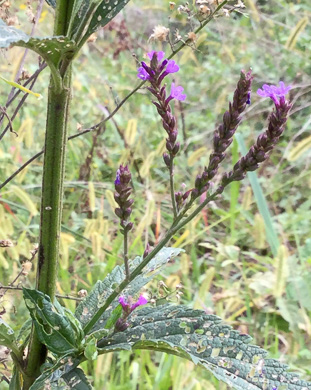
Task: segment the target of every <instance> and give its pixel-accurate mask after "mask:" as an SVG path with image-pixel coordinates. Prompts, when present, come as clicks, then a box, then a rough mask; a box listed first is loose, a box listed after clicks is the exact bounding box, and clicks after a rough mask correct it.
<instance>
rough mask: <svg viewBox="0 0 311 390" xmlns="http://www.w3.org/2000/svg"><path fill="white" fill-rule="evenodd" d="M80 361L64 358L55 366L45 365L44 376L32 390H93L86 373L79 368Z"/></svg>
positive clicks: (39, 378) (42, 375)
mask: <svg viewBox="0 0 311 390" xmlns="http://www.w3.org/2000/svg"><path fill="white" fill-rule="evenodd" d="M78 364H79V360H77V359H74V360H72V359H71V358H70V357H69V356H62V357H61V358H59V359H58V360H57V361H56V362H54V364H49V363H48V364H45V365H44V367H43V372H42V374H41V375H40V376H39V377H38V378H37V379H36V381H35V382H34V383H33V385H32V386H31V387H30V390H42V389H45V388H46V389H51V390H53V389H64V390H65V389H66V390H68V389H75V390H92V387H91V385H90V383H89V381H88V380H87V378H86V376H85V374H84V372H83V371H82V370H81V369H80V368H77V365H78Z"/></svg>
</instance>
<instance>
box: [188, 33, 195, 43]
mask: <svg viewBox="0 0 311 390" xmlns="http://www.w3.org/2000/svg"><path fill="white" fill-rule="evenodd" d="M187 36H188V39H190V40H191V41H192V42H195V41H196V40H197V35H196V33H195V32H193V31H190V32H188V34H187Z"/></svg>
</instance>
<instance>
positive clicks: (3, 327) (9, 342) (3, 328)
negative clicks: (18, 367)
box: [0, 318, 16, 349]
mask: <svg viewBox="0 0 311 390" xmlns="http://www.w3.org/2000/svg"><path fill="white" fill-rule="evenodd" d="M0 345H5V346H6V347H8V348H10V349H12V347H13V348H14V347H15V348H16V345H15V335H14V330H13V329H12V328H11V327H10V326H9V325H8V324H7V323H6V322H4V321H3V320H2V319H1V318H0Z"/></svg>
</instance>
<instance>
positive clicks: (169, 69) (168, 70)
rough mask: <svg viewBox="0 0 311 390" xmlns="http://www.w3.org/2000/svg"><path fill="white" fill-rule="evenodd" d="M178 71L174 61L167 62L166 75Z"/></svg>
mask: <svg viewBox="0 0 311 390" xmlns="http://www.w3.org/2000/svg"><path fill="white" fill-rule="evenodd" d="M178 71H179V66H178V65H177V64H176V62H175V61H174V60H169V61H168V63H167V67H166V71H165V72H166V73H167V74H168V73H176V72H178Z"/></svg>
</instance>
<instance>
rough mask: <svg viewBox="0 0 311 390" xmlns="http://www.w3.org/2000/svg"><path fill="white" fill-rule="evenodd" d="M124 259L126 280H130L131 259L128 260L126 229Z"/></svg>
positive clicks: (125, 232) (125, 231) (126, 233)
mask: <svg viewBox="0 0 311 390" xmlns="http://www.w3.org/2000/svg"><path fill="white" fill-rule="evenodd" d="M123 259H124V268H125V275H126V279H128V280H129V279H130V267H129V258H128V231H127V230H126V229H124V253H123Z"/></svg>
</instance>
